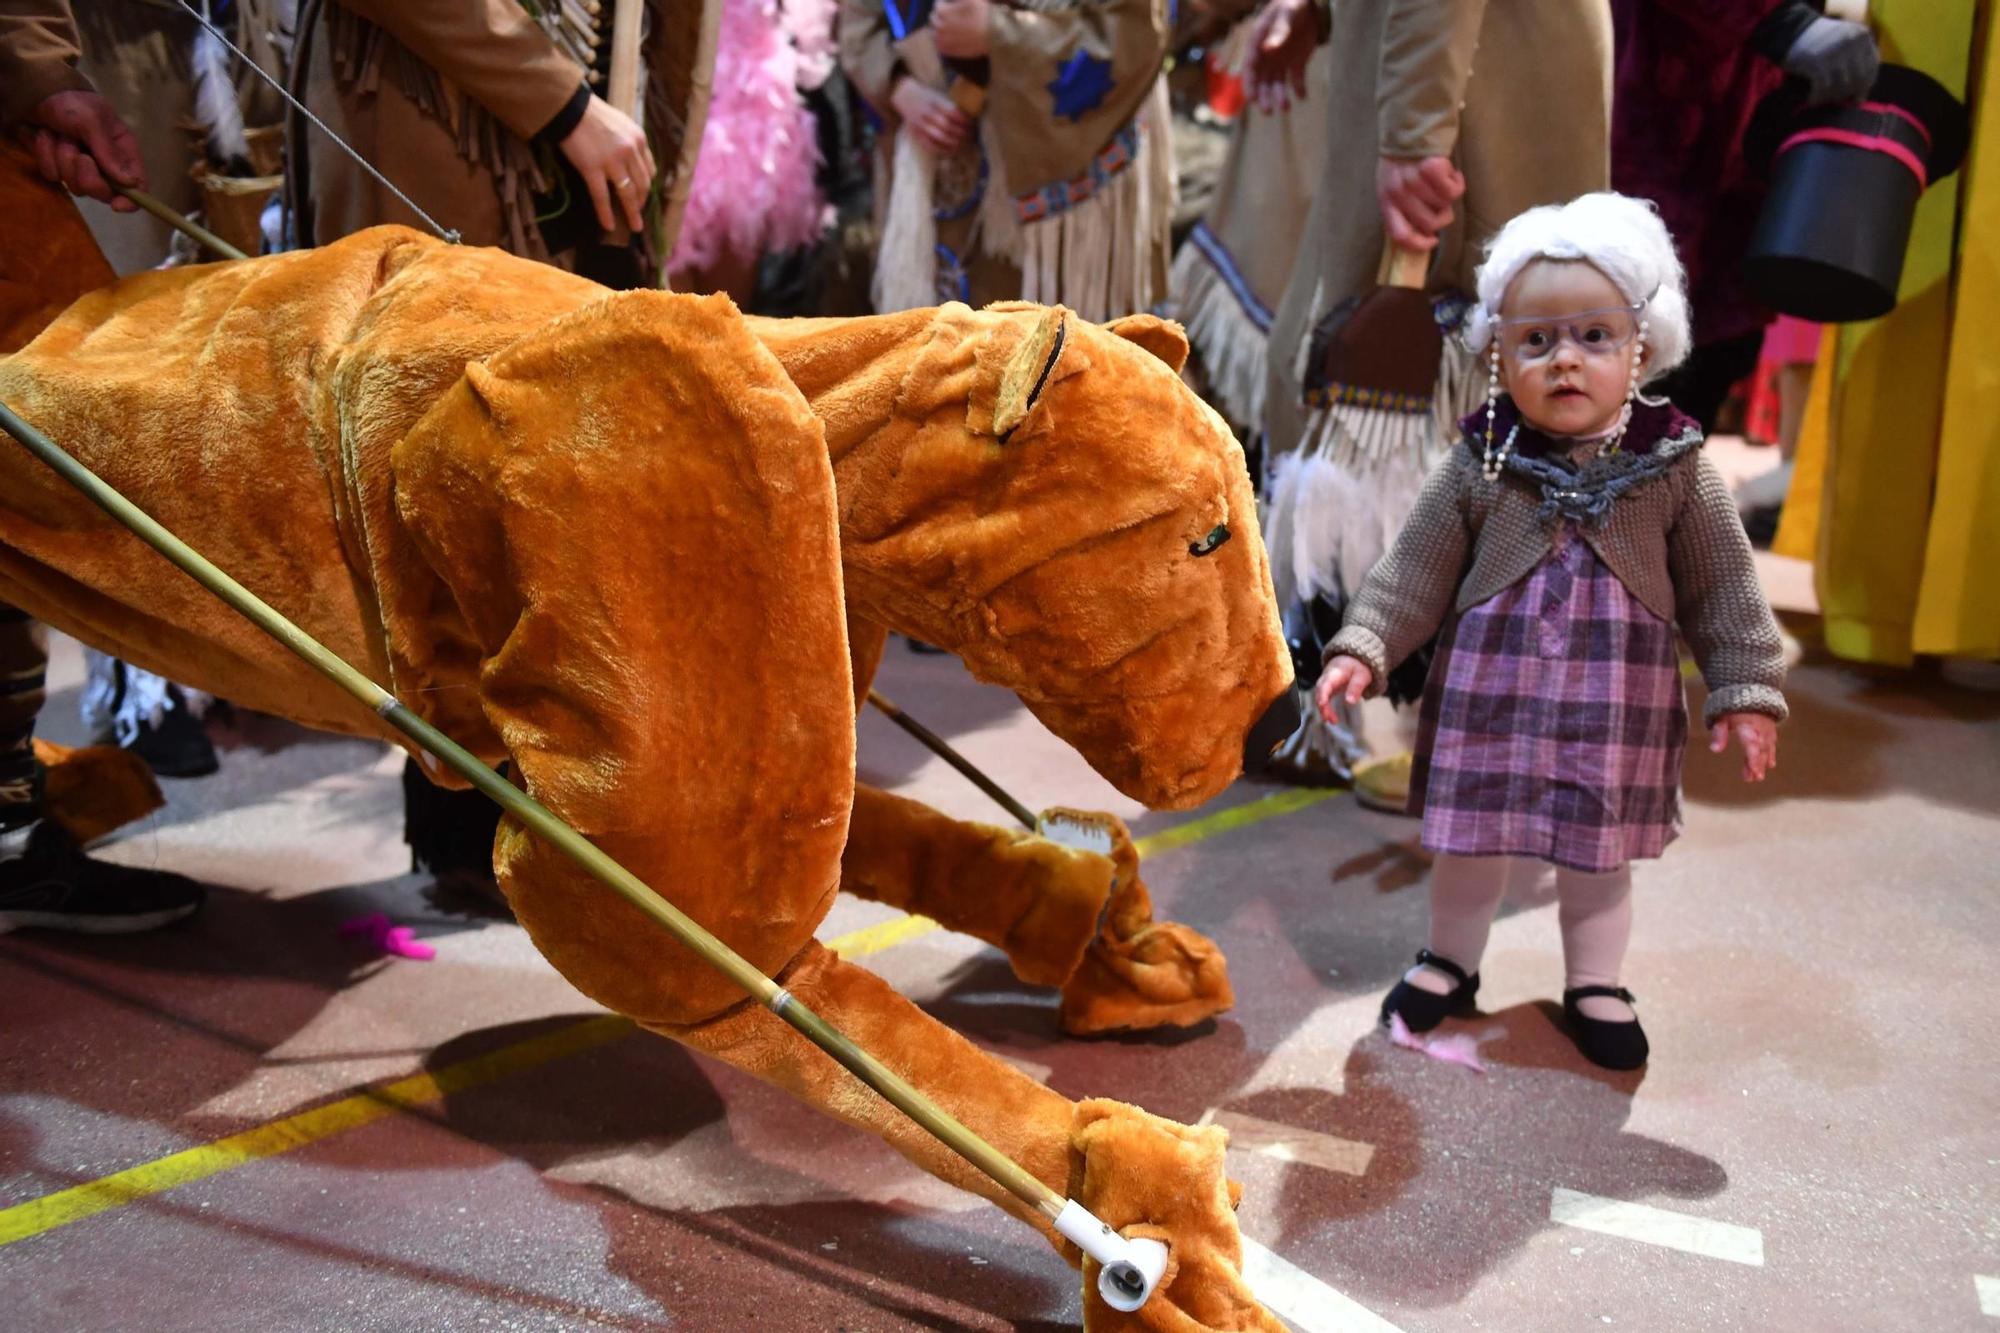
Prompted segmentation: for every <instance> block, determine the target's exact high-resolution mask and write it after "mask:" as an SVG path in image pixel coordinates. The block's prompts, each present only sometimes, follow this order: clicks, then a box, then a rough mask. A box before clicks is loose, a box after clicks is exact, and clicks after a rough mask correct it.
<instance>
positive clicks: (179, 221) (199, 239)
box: [112, 185, 250, 259]
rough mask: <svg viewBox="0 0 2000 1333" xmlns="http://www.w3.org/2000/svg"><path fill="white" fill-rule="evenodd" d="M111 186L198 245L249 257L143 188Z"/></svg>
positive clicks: (231, 256) (230, 255)
mask: <svg viewBox="0 0 2000 1333" xmlns="http://www.w3.org/2000/svg"><path fill="white" fill-rule="evenodd" d="M112 188H113V189H115V190H117V191H118V193H120V194H122V195H124V196H125V197H126V198H127V199H130V200H131V201H132V202H133V203H135V204H137V205H138V206H139V207H141V208H143V209H145V210H146V211H147V212H148V213H151V214H152V215H153V216H154V217H156V218H158V219H159V220H160V221H162V222H164V223H166V224H167V225H168V226H169V227H172V228H173V229H174V230H175V231H178V232H181V233H183V234H185V235H186V236H188V237H190V238H192V239H193V240H194V241H195V242H196V243H197V244H199V245H205V246H207V247H208V248H209V249H211V250H213V251H215V253H217V254H219V255H221V256H222V257H223V258H224V259H248V258H249V257H250V256H249V255H246V254H244V253H243V252H242V251H241V250H238V249H237V248H236V247H235V246H233V245H231V244H230V243H229V242H228V241H225V240H223V239H222V238H221V237H220V236H217V235H216V234H215V233H214V232H212V231H210V230H209V229H208V228H206V227H204V226H202V225H201V224H200V223H198V222H193V221H190V220H189V219H188V218H186V217H184V216H182V215H181V214H179V213H176V212H175V211H174V210H173V209H171V208H169V207H167V206H166V205H165V204H163V203H161V202H160V201H159V200H158V199H155V198H154V197H153V196H152V195H150V194H147V193H146V192H145V191H144V190H139V189H134V188H133V187H131V186H129V185H114V186H113V187H112Z"/></svg>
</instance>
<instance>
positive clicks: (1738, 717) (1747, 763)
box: [1708, 713, 1778, 782]
mask: <svg viewBox="0 0 2000 1333" xmlns="http://www.w3.org/2000/svg"><path fill="white" fill-rule="evenodd" d="M1732 736H1733V737H1735V738H1736V743H1737V744H1738V745H1740V746H1742V747H1743V780H1744V781H1745V782H1762V781H1763V780H1764V775H1765V774H1766V773H1769V772H1770V771H1771V770H1772V769H1774V768H1776V767H1777V766H1778V724H1777V723H1776V722H1773V721H1772V720H1771V719H1770V718H1768V717H1766V716H1764V715H1763V714H1762V713H1724V714H1723V715H1722V716H1721V717H1719V718H1717V719H1716V720H1715V726H1713V727H1712V728H1710V729H1709V733H1708V748H1709V749H1710V750H1712V751H1714V752H1715V753H1716V754H1721V753H1722V752H1723V751H1724V750H1726V749H1728V748H1729V739H1730V737H1732Z"/></svg>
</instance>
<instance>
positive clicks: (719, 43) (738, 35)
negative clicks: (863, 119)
mask: <svg viewBox="0 0 2000 1333" xmlns="http://www.w3.org/2000/svg"><path fill="white" fill-rule="evenodd" d="M822 3H823V0H805V3H804V4H803V5H801V6H799V13H798V14H796V15H793V14H792V13H790V12H781V11H780V10H779V7H778V4H777V3H776V0H723V6H722V26H721V30H720V32H719V33H718V34H717V37H716V50H715V84H714V88H715V92H714V94H713V97H712V99H711V100H710V102H709V106H708V124H707V126H706V128H705V129H703V131H702V136H701V151H700V153H699V154H698V155H697V156H696V158H695V167H694V180H693V181H692V182H691V183H690V184H689V186H688V204H687V212H686V214H685V215H684V216H683V217H682V220H681V229H680V235H679V236H678V237H677V238H676V239H675V242H674V252H673V257H672V259H671V260H670V261H669V264H668V267H669V268H671V269H675V270H679V271H687V270H691V269H692V270H701V269H709V268H713V267H714V266H715V265H716V263H717V262H718V261H719V260H721V259H722V258H723V257H724V256H725V255H731V256H734V257H736V258H738V259H742V260H754V259H756V258H757V257H758V256H760V255H762V254H764V253H765V252H766V251H770V250H789V249H792V248H794V247H796V246H800V245H805V244H807V243H809V242H811V241H814V240H817V239H818V238H819V236H820V234H821V233H822V232H823V231H825V230H826V228H827V226H828V225H829V224H830V223H831V221H832V219H831V216H830V210H829V208H828V206H827V202H826V199H825V197H824V196H823V195H821V193H820V190H819V186H818V183H817V173H818V171H819V165H820V153H819V140H818V136H817V134H816V132H815V127H814V123H813V117H812V113H811V112H810V111H809V110H808V109H807V108H806V105H805V102H804V101H803V100H802V99H801V98H800V96H799V87H800V85H801V83H802V82H807V81H808V76H809V75H810V74H812V73H817V72H819V70H818V64H819V61H820V58H821V56H822V54H823V52H822V51H821V49H820V47H821V46H822V45H824V44H830V41H831V38H830V37H828V36H824V35H822V34H821V32H820V29H821V28H822V27H825V26H826V23H827V22H830V18H831V15H830V13H829V14H827V15H824V16H822V15H820V14H819V13H818V10H817V8H815V6H816V5H820V4H822ZM822 19H824V20H825V22H822V21H821V20H822ZM793 27H796V28H797V29H798V36H797V37H796V38H795V37H793V36H792V35H791V33H790V31H789V29H790V28H793ZM828 31H829V32H830V28H828ZM795 41H796V42H797V43H798V45H795V44H794V43H795ZM802 48H803V49H804V58H803V59H802V54H801V52H802ZM821 77H824V74H823V73H822V74H821Z"/></svg>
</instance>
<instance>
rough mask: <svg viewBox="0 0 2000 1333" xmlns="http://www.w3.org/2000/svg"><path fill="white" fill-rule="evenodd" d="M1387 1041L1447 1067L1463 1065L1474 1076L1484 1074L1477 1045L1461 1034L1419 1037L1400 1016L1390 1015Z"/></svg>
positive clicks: (1483, 1066) (1483, 1065)
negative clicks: (1421, 1054)
mask: <svg viewBox="0 0 2000 1333" xmlns="http://www.w3.org/2000/svg"><path fill="white" fill-rule="evenodd" d="M1389 1040H1390V1041H1392V1042H1394V1043H1395V1044H1396V1045H1398V1046H1401V1047H1404V1048H1405V1049H1408V1050H1412V1051H1421V1052H1422V1053H1423V1054H1425V1055H1428V1056H1429V1057H1430V1058H1431V1059H1433V1060H1442V1061H1444V1062H1445V1063H1446V1064H1448V1065H1464V1066H1465V1067H1466V1068H1467V1069H1470V1070H1471V1071H1472V1072H1473V1073H1475V1074H1483V1073H1485V1072H1486V1065H1485V1063H1484V1062H1483V1061H1481V1060H1480V1058H1479V1043H1478V1042H1476V1041H1474V1040H1473V1039H1472V1038H1471V1037H1469V1036H1467V1035H1466V1034H1465V1033H1463V1032H1450V1033H1446V1034H1444V1035H1443V1036H1438V1037H1419V1036H1417V1035H1416V1034H1415V1033H1413V1032H1411V1031H1410V1026H1409V1024H1407V1023H1405V1022H1404V1021H1403V1016H1402V1015H1401V1014H1390V1015H1389Z"/></svg>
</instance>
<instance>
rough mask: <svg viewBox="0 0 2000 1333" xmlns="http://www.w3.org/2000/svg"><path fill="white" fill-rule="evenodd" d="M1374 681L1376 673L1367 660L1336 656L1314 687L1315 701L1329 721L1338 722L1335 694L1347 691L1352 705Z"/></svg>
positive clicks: (1320, 713) (1320, 712)
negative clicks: (1371, 669) (1369, 666)
mask: <svg viewBox="0 0 2000 1333" xmlns="http://www.w3.org/2000/svg"><path fill="white" fill-rule="evenodd" d="M1374 683H1375V673H1374V672H1372V671H1370V670H1369V669H1368V664H1367V663H1366V662H1363V661H1360V660H1359V659H1357V658H1353V657H1347V656H1344V655H1343V656H1340V657H1336V658H1334V659H1333V660H1332V661H1331V662H1328V663H1327V664H1326V670H1324V671H1322V672H1320V675H1319V684H1318V685H1317V686H1315V687H1314V688H1313V702H1314V703H1316V704H1318V705H1319V715H1320V716H1321V717H1323V718H1325V719H1326V720H1327V721H1328V722H1329V723H1338V722H1339V721H1340V719H1339V718H1337V717H1335V716H1334V715H1333V696H1334V695H1336V694H1342V693H1345V694H1346V696H1347V702H1348V703H1349V704H1350V705H1352V704H1358V703H1360V702H1361V696H1362V695H1364V694H1366V693H1368V687H1369V686H1370V685H1373V684H1374Z"/></svg>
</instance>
